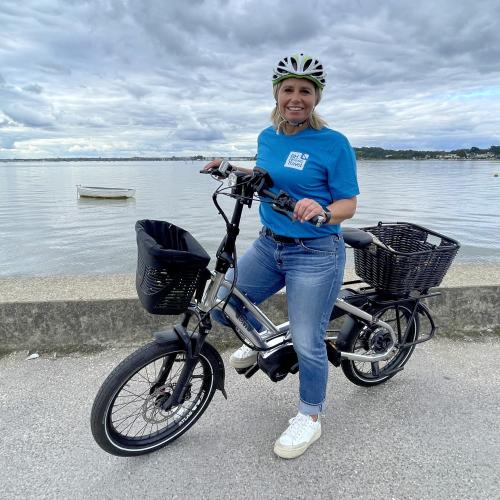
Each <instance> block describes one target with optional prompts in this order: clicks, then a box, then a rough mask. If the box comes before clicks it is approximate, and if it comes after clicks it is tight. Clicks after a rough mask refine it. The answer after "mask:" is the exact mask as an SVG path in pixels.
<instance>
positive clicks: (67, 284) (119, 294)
mask: <svg viewBox="0 0 500 500" xmlns="http://www.w3.org/2000/svg"><path fill="white" fill-rule="evenodd" d="M346 278H348V279H351V278H354V275H353V273H352V270H347V272H346ZM437 290H438V291H441V292H442V295H441V296H439V297H436V298H433V299H432V300H429V306H430V308H431V310H432V312H433V315H434V317H435V319H436V323H437V324H438V325H439V330H438V335H446V336H449V337H457V338H480V337H489V336H493V335H494V336H498V338H500V265H483V264H482V265H455V266H453V268H452V269H451V270H450V272H449V273H448V275H447V276H446V277H445V280H444V281H443V283H442V285H441V287H440V288H439V289H437ZM264 310H265V311H266V312H267V313H268V314H269V315H270V317H271V318H272V319H273V320H274V321H275V322H281V321H283V320H284V319H285V317H286V300H285V296H284V295H283V294H277V295H276V296H274V297H272V298H271V299H270V300H268V301H267V303H266V304H265V305H264ZM176 321H177V318H176V317H172V316H154V315H150V314H148V313H147V312H146V311H145V310H144V309H142V307H141V306H140V303H139V301H138V299H137V298H136V294H135V284H134V276H133V275H111V276H84V277H82V276H63V277H39V278H37V277H35V278H2V279H0V351H2V352H9V351H13V350H29V351H40V352H53V351H57V352H65V351H66V352H68V351H81V350H89V349H100V348H106V347H113V346H123V345H129V344H130V345H132V344H137V343H140V342H144V341H147V340H148V339H150V338H151V333H152V332H154V331H156V330H160V329H164V328H168V327H169V326H171V325H172V324H175V322H176ZM211 342H213V343H215V344H217V346H218V347H219V348H224V347H229V346H232V345H235V343H237V339H236V338H235V336H234V333H233V332H232V331H231V330H229V329H228V328H223V327H221V326H219V325H215V327H214V330H213V332H212V333H211Z"/></svg>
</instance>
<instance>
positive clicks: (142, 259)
mask: <svg viewBox="0 0 500 500" xmlns="http://www.w3.org/2000/svg"><path fill="white" fill-rule="evenodd" d="M135 231H136V233H137V273H136V288H137V295H138V296H139V300H140V301H141V304H142V305H143V306H144V308H145V309H146V310H147V311H148V312H150V313H152V314H181V313H183V312H184V311H186V310H187V308H188V306H189V303H190V301H191V299H192V297H193V294H194V292H195V291H196V289H197V287H198V286H200V285H204V284H205V281H203V278H205V279H206V276H207V272H206V267H207V265H208V263H209V262H210V256H209V255H208V254H207V252H205V250H204V249H203V247H202V246H201V245H200V244H199V243H198V242H197V241H196V239H195V238H194V237H193V236H192V235H191V234H190V233H189V232H188V231H186V230H184V229H181V228H180V227H177V226H175V225H174V224H171V223H169V222H164V221H157V220H140V221H137V223H136V224H135ZM202 281H203V283H202Z"/></svg>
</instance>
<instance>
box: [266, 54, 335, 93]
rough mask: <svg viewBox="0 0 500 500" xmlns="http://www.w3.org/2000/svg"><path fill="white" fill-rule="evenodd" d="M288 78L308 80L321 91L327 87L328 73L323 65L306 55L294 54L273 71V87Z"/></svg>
mask: <svg viewBox="0 0 500 500" xmlns="http://www.w3.org/2000/svg"><path fill="white" fill-rule="evenodd" d="M287 78H306V79H307V80H311V81H312V82H313V83H314V84H315V85H316V86H317V87H318V88H319V89H321V90H322V89H323V87H324V86H325V85H326V73H325V72H324V70H323V65H322V64H321V63H320V62H319V61H318V60H317V59H314V58H312V57H311V56H308V55H306V54H302V53H301V54H294V55H293V56H287V57H284V58H283V59H281V60H280V61H279V63H278V64H277V66H276V68H274V71H273V86H274V85H276V84H277V83H279V82H281V81H282V80H286V79H287Z"/></svg>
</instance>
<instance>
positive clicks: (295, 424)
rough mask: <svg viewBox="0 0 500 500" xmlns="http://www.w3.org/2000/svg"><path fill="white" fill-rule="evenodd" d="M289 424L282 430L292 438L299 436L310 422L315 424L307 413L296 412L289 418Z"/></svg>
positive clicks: (309, 425)
mask: <svg viewBox="0 0 500 500" xmlns="http://www.w3.org/2000/svg"><path fill="white" fill-rule="evenodd" d="M289 422H290V425H289V426H288V428H287V430H286V431H285V432H284V434H286V435H287V436H290V437H291V438H292V439H297V438H299V437H300V436H301V435H302V433H303V432H304V430H305V429H306V428H307V427H311V426H312V425H311V424H315V423H316V422H314V420H313V419H312V418H311V417H310V416H309V415H304V414H302V413H298V414H297V415H296V416H295V417H293V418H291V419H290V420H289Z"/></svg>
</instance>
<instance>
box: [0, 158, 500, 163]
mask: <svg viewBox="0 0 500 500" xmlns="http://www.w3.org/2000/svg"><path fill="white" fill-rule="evenodd" d="M225 158H227V159H228V160H229V161H255V157H253V156H248V157H246V156H238V157H232V156H228V157H225ZM213 159H215V157H212V156H209V157H204V158H190V157H178V156H176V157H173V158H169V157H163V158H162V157H157V158H156V157H155V158H151V157H132V158H120V157H117V158H95V157H89V158H0V163H23V162H39V163H43V162H54V163H55V162H86V161H87V162H91V161H100V162H117V161H184V162H186V161H193V162H194V161H211V160H213ZM357 160H358V161H398V160H399V161H401V160H405V161H412V160H413V161H436V160H439V161H496V162H500V158H496V157H492V158H474V157H471V158H444V157H439V156H438V157H434V158H395V157H388V158H357Z"/></svg>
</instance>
